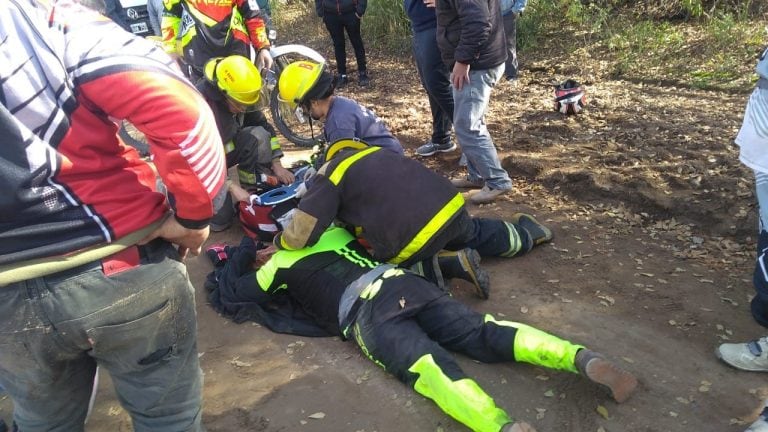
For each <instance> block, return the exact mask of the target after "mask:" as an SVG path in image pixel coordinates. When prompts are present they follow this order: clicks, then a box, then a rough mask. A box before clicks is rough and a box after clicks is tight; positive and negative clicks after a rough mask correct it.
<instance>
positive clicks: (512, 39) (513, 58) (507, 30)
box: [502, 12, 518, 79]
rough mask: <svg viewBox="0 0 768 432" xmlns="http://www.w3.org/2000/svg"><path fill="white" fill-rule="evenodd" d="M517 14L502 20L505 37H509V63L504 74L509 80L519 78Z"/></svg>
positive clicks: (509, 15) (513, 13)
mask: <svg viewBox="0 0 768 432" xmlns="http://www.w3.org/2000/svg"><path fill="white" fill-rule="evenodd" d="M517 16H518V14H517V12H509V13H507V14H506V15H504V17H503V18H502V21H503V23H504V35H505V36H506V37H507V63H506V66H505V68H504V73H505V74H506V76H507V78H512V79H515V78H517Z"/></svg>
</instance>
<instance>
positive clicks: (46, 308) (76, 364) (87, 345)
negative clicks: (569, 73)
mask: <svg viewBox="0 0 768 432" xmlns="http://www.w3.org/2000/svg"><path fill="white" fill-rule="evenodd" d="M140 257H141V258H140V264H139V265H137V266H135V267H133V268H130V269H127V270H124V271H122V272H119V273H116V274H113V275H110V276H107V275H105V274H104V271H103V270H102V263H104V262H105V260H99V261H94V262H92V263H89V264H85V265H82V266H80V267H77V268H74V269H71V270H66V271H63V272H60V273H56V274H53V275H50V276H45V277H41V278H36V279H29V280H26V281H23V282H18V283H13V284H10V285H8V286H4V287H0V386H3V387H4V388H5V390H6V391H7V392H8V394H9V395H10V397H11V399H12V400H13V403H14V413H13V418H14V421H15V422H16V424H17V425H18V427H19V430H20V431H23V432H38V431H39V432H43V431H46V432H78V431H83V422H84V420H85V416H86V412H87V409H88V400H89V397H90V395H91V390H92V386H93V380H94V374H95V372H96V366H97V365H99V366H101V369H102V370H105V371H107V372H108V373H109V374H110V376H111V378H112V381H113V383H114V386H115V390H116V392H117V396H118V398H119V400H120V402H121V404H122V405H123V407H124V408H125V409H126V411H128V413H129V414H130V415H131V418H132V420H133V427H134V430H135V431H157V432H160V431H192V432H197V431H202V430H204V429H203V428H202V426H201V424H200V420H201V403H202V395H201V389H202V373H201V371H200V367H199V363H198V357H197V341H196V340H197V329H196V317H195V298H194V290H193V287H192V285H191V284H190V283H189V279H188V278H187V272H186V268H185V266H184V264H182V263H181V262H180V260H179V257H178V254H177V252H176V250H175V248H173V246H172V245H170V244H168V243H166V242H164V241H161V240H156V241H153V242H152V243H150V244H149V245H147V246H143V247H141V248H140Z"/></svg>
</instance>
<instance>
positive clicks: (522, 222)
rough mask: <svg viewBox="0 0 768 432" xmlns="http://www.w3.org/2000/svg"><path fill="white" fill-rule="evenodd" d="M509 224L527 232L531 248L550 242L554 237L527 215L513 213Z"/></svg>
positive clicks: (547, 229)
mask: <svg viewBox="0 0 768 432" xmlns="http://www.w3.org/2000/svg"><path fill="white" fill-rule="evenodd" d="M511 222H512V223H513V224H515V225H517V226H519V227H520V228H523V229H524V230H526V231H527V232H528V234H529V235H530V236H531V242H532V243H533V246H538V245H540V244H542V243H546V242H548V241H552V238H553V237H554V236H553V235H552V231H550V229H549V228H547V227H545V226H544V225H542V224H541V223H539V221H537V220H536V218H534V217H533V216H531V215H529V214H526V213H515V214H513V215H512V219H511Z"/></svg>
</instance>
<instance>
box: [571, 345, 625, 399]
mask: <svg viewBox="0 0 768 432" xmlns="http://www.w3.org/2000/svg"><path fill="white" fill-rule="evenodd" d="M575 363H576V368H577V369H578V370H579V372H581V374H582V375H584V376H585V377H587V378H589V379H590V381H592V382H595V383H597V384H600V385H602V386H604V387H607V388H608V389H609V390H610V391H611V395H612V396H613V399H614V400H615V401H616V402H618V403H622V402H624V401H625V400H627V399H629V396H630V395H631V394H632V392H633V391H634V390H635V387H637V378H635V377H634V376H633V375H632V374H631V373H629V372H627V371H625V370H624V369H621V368H620V367H618V366H616V365H615V364H613V363H612V362H610V361H609V360H607V359H606V358H605V357H603V356H602V355H601V354H599V353H596V352H594V351H590V350H588V349H582V350H579V352H578V353H576V361H575Z"/></svg>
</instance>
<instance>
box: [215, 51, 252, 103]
mask: <svg viewBox="0 0 768 432" xmlns="http://www.w3.org/2000/svg"><path fill="white" fill-rule="evenodd" d="M205 77H206V78H207V79H208V80H209V81H211V82H212V83H215V84H216V85H217V86H218V87H219V90H221V92H222V93H224V94H225V95H227V97H228V98H230V99H231V100H233V101H234V102H237V103H238V104H240V105H243V106H245V107H250V106H253V105H256V103H257V102H258V101H259V97H260V96H261V74H259V70H258V69H256V66H254V65H253V63H252V62H251V61H250V60H249V59H248V58H246V57H243V56H241V55H231V56H229V57H215V58H213V59H211V60H209V61H208V62H207V63H206V64H205Z"/></svg>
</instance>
